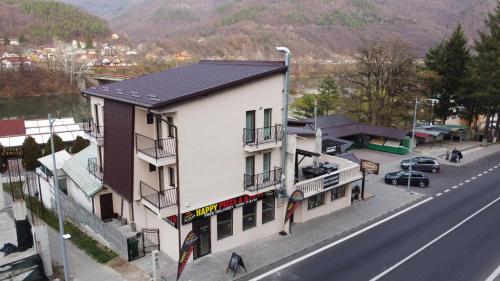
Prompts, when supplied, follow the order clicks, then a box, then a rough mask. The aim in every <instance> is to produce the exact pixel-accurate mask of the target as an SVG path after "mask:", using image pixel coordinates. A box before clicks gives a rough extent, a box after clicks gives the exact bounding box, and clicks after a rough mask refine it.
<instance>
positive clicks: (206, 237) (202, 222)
mask: <svg viewBox="0 0 500 281" xmlns="http://www.w3.org/2000/svg"><path fill="white" fill-rule="evenodd" d="M193 230H194V231H195V233H196V234H198V242H197V243H196V244H197V245H196V247H195V251H194V258H195V259H197V258H201V257H203V256H205V255H208V254H210V253H211V252H212V248H211V243H210V217H208V218H199V219H196V220H195V221H193Z"/></svg>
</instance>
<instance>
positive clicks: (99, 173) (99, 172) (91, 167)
mask: <svg viewBox="0 0 500 281" xmlns="http://www.w3.org/2000/svg"><path fill="white" fill-rule="evenodd" d="M87 170H88V171H89V173H90V174H91V175H93V176H94V177H95V178H96V179H97V180H99V181H101V182H102V180H103V178H104V170H103V169H102V167H101V165H99V164H97V158H95V157H94V158H89V160H88V163H87Z"/></svg>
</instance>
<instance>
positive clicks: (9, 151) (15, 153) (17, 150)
mask: <svg viewBox="0 0 500 281" xmlns="http://www.w3.org/2000/svg"><path fill="white" fill-rule="evenodd" d="M1 152H2V154H0V156H2V157H23V155H24V151H23V147H22V146H15V147H4V148H3V150H2V151H1Z"/></svg>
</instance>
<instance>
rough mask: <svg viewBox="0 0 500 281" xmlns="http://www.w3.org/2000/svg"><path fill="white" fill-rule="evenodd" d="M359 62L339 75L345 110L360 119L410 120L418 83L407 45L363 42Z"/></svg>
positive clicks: (396, 123) (392, 122) (390, 123)
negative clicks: (343, 93) (343, 90)
mask: <svg viewBox="0 0 500 281" xmlns="http://www.w3.org/2000/svg"><path fill="white" fill-rule="evenodd" d="M357 59H358V62H357V64H356V66H355V67H354V68H352V69H351V70H348V71H346V73H344V74H343V75H342V80H343V81H342V82H343V83H342V84H343V87H344V89H349V93H348V94H347V98H344V103H345V106H344V108H345V109H346V111H347V113H348V114H350V115H353V116H354V117H355V118H357V119H359V120H360V121H365V122H366V123H368V124H373V125H381V126H393V127H395V126H400V125H402V124H405V123H407V121H408V120H409V119H411V109H412V108H413V104H414V102H413V101H414V100H415V98H414V97H415V95H416V94H420V93H421V91H422V90H421V86H422V85H421V83H420V79H419V76H418V75H417V70H416V66H415V56H414V54H413V52H412V50H411V47H410V45H408V44H407V43H405V42H403V41H401V40H371V41H364V42H363V45H362V46H361V47H360V48H359V50H358V55H357Z"/></svg>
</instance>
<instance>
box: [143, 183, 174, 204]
mask: <svg viewBox="0 0 500 281" xmlns="http://www.w3.org/2000/svg"><path fill="white" fill-rule="evenodd" d="M140 189H141V198H142V199H144V200H146V201H148V202H149V203H151V204H152V205H153V206H155V207H156V208H158V210H159V209H163V208H166V207H169V206H173V205H175V204H176V203H177V188H175V187H172V188H169V189H163V190H158V189H156V188H154V187H152V186H150V185H148V184H146V183H145V182H143V181H141V182H140Z"/></svg>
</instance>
